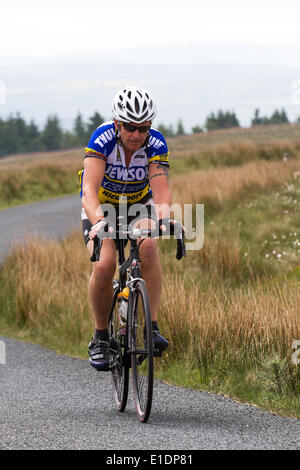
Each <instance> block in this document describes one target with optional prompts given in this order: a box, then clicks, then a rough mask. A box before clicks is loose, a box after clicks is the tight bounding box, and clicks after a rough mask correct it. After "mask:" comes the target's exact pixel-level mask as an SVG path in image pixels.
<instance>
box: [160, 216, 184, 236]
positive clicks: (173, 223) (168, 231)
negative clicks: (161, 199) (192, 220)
mask: <svg viewBox="0 0 300 470" xmlns="http://www.w3.org/2000/svg"><path fill="white" fill-rule="evenodd" d="M158 230H159V235H175V238H178V237H177V236H180V235H184V234H185V232H186V228H185V227H184V226H183V225H182V224H181V223H180V222H177V220H175V219H170V218H168V217H166V218H163V219H159V221H158Z"/></svg>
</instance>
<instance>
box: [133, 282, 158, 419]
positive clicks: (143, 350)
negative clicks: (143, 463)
mask: <svg viewBox="0 0 300 470" xmlns="http://www.w3.org/2000/svg"><path fill="white" fill-rule="evenodd" d="M131 306H132V308H131V323H130V324H131V365H132V383H133V392H134V402H135V408H136V412H137V415H138V417H139V420H140V421H141V422H143V423H146V421H147V420H148V419H149V416H150V412H151V406H152V397H153V376H154V363H153V337H152V322H151V314H150V304H149V298H148V293H147V289H146V286H145V283H144V281H137V282H136V284H135V287H134V290H133V293H132V303H131ZM128 314H129V312H128ZM144 326H145V329H144ZM144 331H145V333H144ZM149 339H150V340H149Z"/></svg>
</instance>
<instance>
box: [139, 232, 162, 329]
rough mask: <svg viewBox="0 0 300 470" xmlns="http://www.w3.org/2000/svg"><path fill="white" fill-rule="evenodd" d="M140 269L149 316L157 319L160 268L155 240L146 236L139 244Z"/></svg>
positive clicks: (160, 290) (160, 288) (160, 280)
mask: <svg viewBox="0 0 300 470" xmlns="http://www.w3.org/2000/svg"><path fill="white" fill-rule="evenodd" d="M140 258H141V271H142V276H143V279H144V280H145V282H146V287H147V291H148V295H149V301H150V309H151V318H152V321H157V317H158V310H159V305H160V299H161V292H162V269H161V265H160V261H159V255H158V246H157V240H153V239H152V238H147V239H146V240H144V241H143V243H142V244H141V246H140Z"/></svg>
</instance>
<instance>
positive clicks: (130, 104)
mask: <svg viewBox="0 0 300 470" xmlns="http://www.w3.org/2000/svg"><path fill="white" fill-rule="evenodd" d="M112 112H113V115H114V117H115V118H116V119H117V120H118V121H124V122H134V123H136V124H139V123H141V122H145V121H153V119H154V118H155V116H156V106H155V103H154V101H153V98H152V96H151V95H150V93H149V92H148V91H147V90H144V89H143V88H139V87H136V86H128V87H126V88H123V90H120V91H118V93H117V94H116V96H115V97H114V100H113V103H112Z"/></svg>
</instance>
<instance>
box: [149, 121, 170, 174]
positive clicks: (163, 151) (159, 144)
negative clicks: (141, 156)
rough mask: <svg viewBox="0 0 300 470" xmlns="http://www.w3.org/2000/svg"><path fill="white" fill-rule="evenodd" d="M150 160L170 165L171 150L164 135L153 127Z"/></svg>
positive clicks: (150, 140)
mask: <svg viewBox="0 0 300 470" xmlns="http://www.w3.org/2000/svg"><path fill="white" fill-rule="evenodd" d="M148 162H149V164H150V163H159V164H161V165H164V166H167V167H169V150H168V145H167V142H166V140H165V138H164V136H163V135H162V134H161V133H160V132H159V131H157V130H155V129H151V134H150V138H149V150H148Z"/></svg>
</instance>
